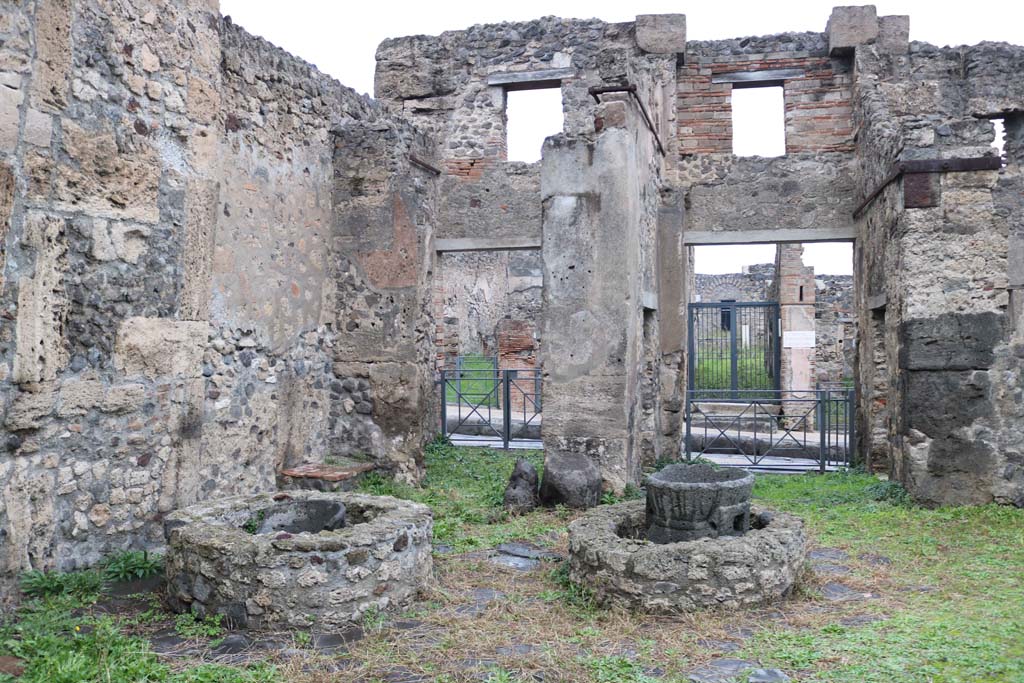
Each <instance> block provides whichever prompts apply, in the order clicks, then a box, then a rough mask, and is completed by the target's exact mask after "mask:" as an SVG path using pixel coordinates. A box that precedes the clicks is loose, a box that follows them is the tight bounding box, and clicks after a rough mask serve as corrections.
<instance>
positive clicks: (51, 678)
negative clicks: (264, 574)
mask: <svg viewBox="0 0 1024 683" xmlns="http://www.w3.org/2000/svg"><path fill="white" fill-rule="evenodd" d="M65 576H74V575H73V574H71V575H65ZM91 597H94V596H91ZM89 604H90V601H88V600H83V599H82V598H81V597H79V596H74V595H70V594H63V595H58V596H50V597H46V598H43V599H35V600H29V601H27V602H26V603H25V604H23V605H22V606H21V608H20V609H19V610H18V612H17V615H16V619H15V620H13V621H11V622H9V623H4V624H3V625H2V626H0V656H5V657H16V658H18V659H19V660H21V662H23V666H24V672H23V674H22V675H21V677H19V678H14V677H13V676H11V675H7V674H0V681H2V682H4V683H7V682H10V683H13V682H14V681H18V683H271V682H273V681H278V680H280V678H279V675H278V672H277V669H276V668H275V667H273V666H271V665H269V664H260V665H257V666H253V667H248V668H234V667H226V666H219V665H215V664H202V665H199V666H196V667H192V668H189V669H187V670H185V671H175V670H174V669H172V667H170V666H168V665H167V664H166V663H163V662H161V661H160V660H159V659H158V657H157V656H156V654H154V653H153V652H152V650H151V649H150V645H149V641H148V640H146V639H145V638H142V637H139V636H135V635H130V634H129V633H128V631H129V629H130V628H131V624H130V623H129V622H128V621H127V620H124V619H121V618H118V617H113V616H109V615H104V614H99V615H94V614H90V613H89V612H88V610H87V608H88V606H89Z"/></svg>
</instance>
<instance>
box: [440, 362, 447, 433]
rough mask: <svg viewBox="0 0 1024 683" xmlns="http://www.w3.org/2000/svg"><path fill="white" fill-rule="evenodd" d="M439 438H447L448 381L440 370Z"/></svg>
mask: <svg viewBox="0 0 1024 683" xmlns="http://www.w3.org/2000/svg"><path fill="white" fill-rule="evenodd" d="M441 436H443V437H447V436H448V380H447V379H446V378H445V371H444V370H443V369H442V370H441Z"/></svg>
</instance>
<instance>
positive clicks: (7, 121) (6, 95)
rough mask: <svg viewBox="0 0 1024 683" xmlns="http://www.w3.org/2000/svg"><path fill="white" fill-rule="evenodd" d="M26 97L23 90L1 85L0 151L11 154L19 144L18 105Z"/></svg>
mask: <svg viewBox="0 0 1024 683" xmlns="http://www.w3.org/2000/svg"><path fill="white" fill-rule="evenodd" d="M24 98H25V93H24V92H23V91H22V90H20V89H11V88H7V87H4V86H2V85H0V152H6V153H8V154H10V153H11V152H13V151H14V147H15V146H16V145H17V144H18V107H20V106H21V101H22V100H23V99H24Z"/></svg>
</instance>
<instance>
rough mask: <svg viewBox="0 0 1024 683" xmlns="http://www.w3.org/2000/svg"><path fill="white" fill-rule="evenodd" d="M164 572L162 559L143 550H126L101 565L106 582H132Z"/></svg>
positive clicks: (160, 556) (161, 556)
mask: <svg viewBox="0 0 1024 683" xmlns="http://www.w3.org/2000/svg"><path fill="white" fill-rule="evenodd" d="M163 570H164V557H163V555H159V554H156V553H150V552H147V551H145V550H126V551H124V552H121V553H117V554H116V555H111V556H110V557H108V558H107V559H106V561H105V562H104V563H103V576H104V578H105V579H106V580H107V581H132V580H134V579H145V578H148V577H150V576H156V575H157V574H160V573H161V572H163Z"/></svg>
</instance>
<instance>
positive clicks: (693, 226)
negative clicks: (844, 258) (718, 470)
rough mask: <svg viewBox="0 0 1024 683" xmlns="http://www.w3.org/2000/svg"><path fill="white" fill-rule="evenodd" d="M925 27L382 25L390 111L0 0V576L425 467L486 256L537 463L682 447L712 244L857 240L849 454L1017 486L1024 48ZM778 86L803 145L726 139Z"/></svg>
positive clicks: (81, 0) (931, 485)
mask: <svg viewBox="0 0 1024 683" xmlns="http://www.w3.org/2000/svg"><path fill="white" fill-rule="evenodd" d="M822 19H823V20H824V19H825V17H822ZM908 34H909V21H908V19H907V18H906V17H877V16H876V13H875V10H874V8H873V7H870V6H866V7H856V8H849V7H841V8H836V9H835V10H834V11H833V13H832V16H831V18H830V19H829V21H828V24H827V27H826V29H825V31H824V32H805V33H786V34H781V35H775V36H762V37H749V38H738V39H733V40H719V41H700V42H687V40H686V21H685V17H683V16H682V15H647V16H641V17H638V18H637V20H636V21H635V22H626V23H605V22H602V21H599V20H596V19H588V20H577V19H559V18H554V17H546V18H543V19H539V20H536V21H531V22H523V23H516V24H497V25H490V26H474V27H472V28H469V29H467V30H465V31H452V32H447V33H444V34H442V35H440V36H415V37H409V38H398V39H394V40H388V41H385V42H384V43H382V44H381V46H380V48H379V49H378V52H377V82H376V92H375V95H376V99H375V100H372V99H370V98H368V97H365V96H360V95H358V94H356V93H355V92H353V91H352V90H350V89H348V88H346V87H344V86H342V85H341V84H339V83H338V82H336V81H334V80H332V79H331V78H329V77H327V76H326V75H324V74H322V73H320V72H319V71H317V70H316V68H315V67H313V66H311V65H309V64H306V63H304V62H302V61H301V60H299V59H296V58H295V57H293V56H291V55H288V54H286V53H285V52H283V51H282V50H280V49H278V48H276V47H274V46H272V45H270V44H269V43H267V42H266V41H264V40H262V39H260V38H257V37H254V36H252V35H250V34H248V33H246V32H245V31H244V30H242V29H241V28H239V27H238V26H236V25H234V24H233V23H232V22H231V20H230V19H229V18H226V17H222V16H221V15H220V13H219V8H218V3H217V1H216V0H174V1H171V0H147V1H143V0H125V1H123V2H112V1H111V0H10V1H9V2H5V3H3V7H2V10H0V411H2V423H0V424H2V425H3V427H2V429H3V430H4V434H3V438H2V440H0V444H2V446H3V451H2V454H0V584H2V585H3V586H10V585H11V583H12V581H13V580H14V578H15V577H16V576H17V574H18V573H19V572H21V571H24V570H25V569H29V568H36V569H64V570H67V569H73V568H78V567H83V566H88V565H91V564H93V563H95V562H96V561H98V560H99V559H100V558H101V557H102V556H103V555H104V554H106V553H109V552H111V551H114V550H118V549H126V548H156V547H159V546H161V545H162V544H163V543H164V540H163V535H162V519H163V518H164V516H166V515H167V514H169V513H171V512H172V511H174V510H176V509H179V508H182V507H185V506H189V505H192V504H195V503H201V502H206V501H210V500H212V499H217V498H220V497H224V496H227V495H231V494H255V493H259V492H264V491H270V490H273V489H275V487H276V485H277V484H276V480H277V476H278V474H279V472H280V470H281V469H282V468H289V467H295V466H300V465H306V464H314V465H316V464H323V463H324V462H325V461H327V460H328V459H330V458H341V457H347V456H359V457H360V458H361V459H363V460H368V461H369V462H372V463H373V464H374V465H375V466H377V467H378V468H379V469H381V470H382V471H384V472H386V473H390V474H393V475H394V476H396V477H399V478H401V479H403V480H405V481H410V482H415V481H418V480H419V479H420V478H421V476H422V473H423V470H422V446H423V444H424V443H425V442H426V441H427V440H429V439H430V438H432V436H433V432H434V431H435V429H436V428H435V424H436V422H437V418H436V416H437V414H438V411H437V408H436V406H435V403H436V398H435V392H434V387H433V373H434V371H435V369H436V363H437V357H438V354H439V352H442V351H443V349H444V348H445V344H447V343H448V341H447V340H446V339H445V338H444V337H445V330H446V329H447V328H446V327H443V328H442V333H441V334H439V333H438V325H443V326H444V325H454V326H456V327H457V326H458V325H459V324H461V323H458V324H456V323H450V324H449V323H446V322H445V321H443V320H440V319H439V317H438V309H439V308H440V309H441V313H442V314H443V312H444V308H443V301H444V297H445V296H446V295H447V292H449V291H455V290H454V289H452V290H449V289H448V287H447V284H448V283H452V286H453V287H463V285H460V284H458V283H460V282H464V281H465V280H464V278H463V277H462V274H463V272H464V271H463V270H461V269H462V268H463V267H464V265H463V264H466V265H465V267H467V268H468V267H474V268H476V267H483V268H495V269H497V270H500V268H501V266H500V265H499V266H494V264H495V263H497V264H504V263H507V264H508V265H507V267H506V275H505V277H507V279H508V281H507V283H506V284H505V285H503V286H504V287H505V289H503V290H502V291H503V292H508V291H511V292H515V293H517V294H519V293H522V294H524V296H523V297H522V300H521V303H517V304H515V305H514V306H512V307H508V304H501V305H498V306H495V307H493V308H490V307H482V308H480V310H481V311H484V309H485V308H486V309H487V310H486V311H485V312H486V316H488V317H487V320H486V321H485V323H484V322H482V323H481V325H480V326H479V327H478V328H477V329H478V330H479V331H482V332H484V333H485V335H497V336H498V337H500V336H501V335H503V334H504V335H505V336H506V338H508V339H510V340H511V339H515V340H516V342H515V343H516V345H517V348H519V350H518V351H516V353H522V354H524V357H525V356H529V354H531V353H533V354H534V358H535V362H536V363H537V365H538V366H539V367H543V369H544V386H543V391H544V434H543V438H544V442H545V448H546V451H547V453H548V454H549V457H551V458H553V459H555V460H557V461H558V462H563V463H567V466H568V467H571V468H573V470H574V471H584V470H586V471H594V472H596V473H597V474H596V475H595V476H598V477H599V478H600V485H601V486H602V487H603V488H604V489H605V490H613V491H621V490H622V489H623V488H624V487H625V486H626V485H627V484H631V483H633V484H635V483H638V482H639V478H640V472H641V467H642V465H643V464H644V463H649V462H654V461H655V460H657V459H658V458H661V457H674V456H675V455H676V454H677V453H678V449H679V435H680V421H681V419H680V414H681V408H682V403H683V402H682V391H683V389H682V388H683V387H684V386H685V367H686V359H685V357H684V349H685V348H686V338H685V337H686V325H685V313H686V303H687V301H689V300H690V294H691V292H690V291H689V290H690V284H689V283H690V282H691V280H692V277H691V276H692V270H691V265H690V258H689V254H688V247H690V246H695V245H700V244H713V243H718V244H721V243H749V242H771V241H778V242H810V241H815V240H853V241H854V244H855V261H856V278H855V280H856V282H857V291H856V297H855V298H856V301H855V307H854V308H855V311H856V317H857V337H858V339H857V359H856V363H855V368H854V374H855V377H856V385H857V388H858V396H859V398H858V400H859V405H858V410H857V421H858V432H859V434H860V435H861V437H860V442H859V443H858V445H857V447H858V451H859V453H860V457H861V458H862V459H864V460H866V461H869V462H878V461H881V460H883V459H885V460H888V461H890V462H891V463H892V468H893V474H894V475H895V476H896V477H898V478H899V480H900V481H902V482H903V483H904V484H905V485H906V486H907V487H908V490H909V491H910V493H911V495H912V496H913V497H914V498H915V499H917V500H919V501H921V502H923V503H926V504H946V503H950V504H957V503H983V502H989V501H997V502H1001V503H1009V504H1016V505H1024V454H1022V451H1021V444H1022V443H1024V405H1022V400H1021V398H1020V396H1021V391H1022V383H1024V380H1022V373H1021V363H1022V359H1024V332H1022V325H1021V314H1022V312H1024V311H1022V304H1021V294H1020V288H1021V287H1024V250H1022V249H1021V244H1022V240H1024V225H1022V221H1024V218H1022V217H1024V206H1022V202H1024V199H1022V197H1024V193H1022V170H1021V162H1022V157H1024V125H1022V122H1024V83H1022V82H1021V80H1020V79H1019V78H1018V74H1019V73H1020V72H1021V70H1022V68H1024V49H1022V48H1020V47H1015V46H1010V45H1005V44H991V43H982V44H981V45H978V46H973V47H957V48H938V47H934V46H931V45H926V44H923V43H917V42H914V43H911V42H909V41H908ZM780 84H781V86H782V87H783V92H784V101H785V109H786V112H785V114H786V115H785V126H786V155H785V156H781V157H777V158H770V159H766V158H757V157H737V156H735V155H733V154H732V153H731V143H730V141H731V119H730V110H731V107H730V95H731V90H732V88H733V87H750V86H757V85H780ZM547 87H556V88H560V89H561V93H562V99H563V112H564V128H563V132H562V133H561V134H559V135H555V136H553V137H551V138H548V140H547V141H546V143H545V145H544V149H543V161H541V162H539V163H536V164H517V163H510V162H507V161H506V160H505V158H506V143H505V130H506V114H505V95H506V93H508V92H509V91H512V90H516V89H530V88H547ZM592 93H593V94H592ZM996 118H1001V119H1003V120H1004V123H1005V129H1006V135H1007V140H1006V157H1005V160H1004V161H1005V163H1004V164H1003V165H1002V166H1001V167H1000V166H999V162H998V159H997V157H996V154H997V153H996V151H995V150H994V148H993V147H992V143H993V138H994V132H993V125H992V120H993V119H996ZM993 162H995V163H994V164H993ZM864 199H868V201H867V202H866V203H864V202H863V200H864ZM456 252H458V253H460V254H461V253H463V252H482V254H483V255H482V256H480V258H478V259H475V260H474V259H471V258H468V257H467V258H463V257H461V256H456V257H455V258H449V257H450V256H451V255H452V254H455V253H456ZM471 263H472V264H478V265H472V266H470V265H469V264H471ZM487 263H490V264H491V265H486V264H487ZM513 264H514V265H513ZM538 273H539V275H538ZM517 278H522V280H521V281H517V282H513V280H514V279H517ZM538 278H539V279H540V283H541V287H540V294H539V299H531V298H530V297H531V296H535V295H536V290H535V289H532V288H534V287H535V286H536V284H537V283H536V280H537V279H538ZM526 280H529V282H527V281H526ZM524 288H525V289H528V290H531V292H532V294H530V295H526V294H525V292H524V291H523V290H524ZM537 300H539V302H540V304H539V310H540V314H539V320H533V321H530V320H529V318H530V316H535V315H536V311H537V305H536V303H535V302H536V301H537ZM439 302H440V303H441V304H442V306H440V307H439V305H438V304H439ZM460 305H461V304H460ZM453 310H460V311H461V310H462V309H458V308H457V307H456V309H453ZM466 310H469V309H468V308H467V309H466ZM461 315H463V313H461V312H460V313H457V314H456V315H453V316H451V317H459V316H461ZM505 316H507V319H508V320H510V321H512V323H505V326H504V327H502V320H503V319H504V317H505ZM492 321H494V325H493V326H492ZM530 322H532V323H533V324H534V332H533V333H532V334H533V337H534V338H535V339H538V340H539V344H540V346H539V348H538V349H536V350H532V351H531V350H530V349H529V348H528V346H529V345H528V343H527V341H528V339H529V336H530V334H531V333H530V331H529V327H528V326H526V324H527V323H530ZM521 323H522V324H521ZM503 330H504V331H503ZM460 334H461V332H460ZM584 463H585V464H587V465H589V468H582V467H580V466H581V465H582V464H584ZM5 596H6V597H7V598H10V597H12V596H11V595H10V594H9V593H5Z"/></svg>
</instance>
